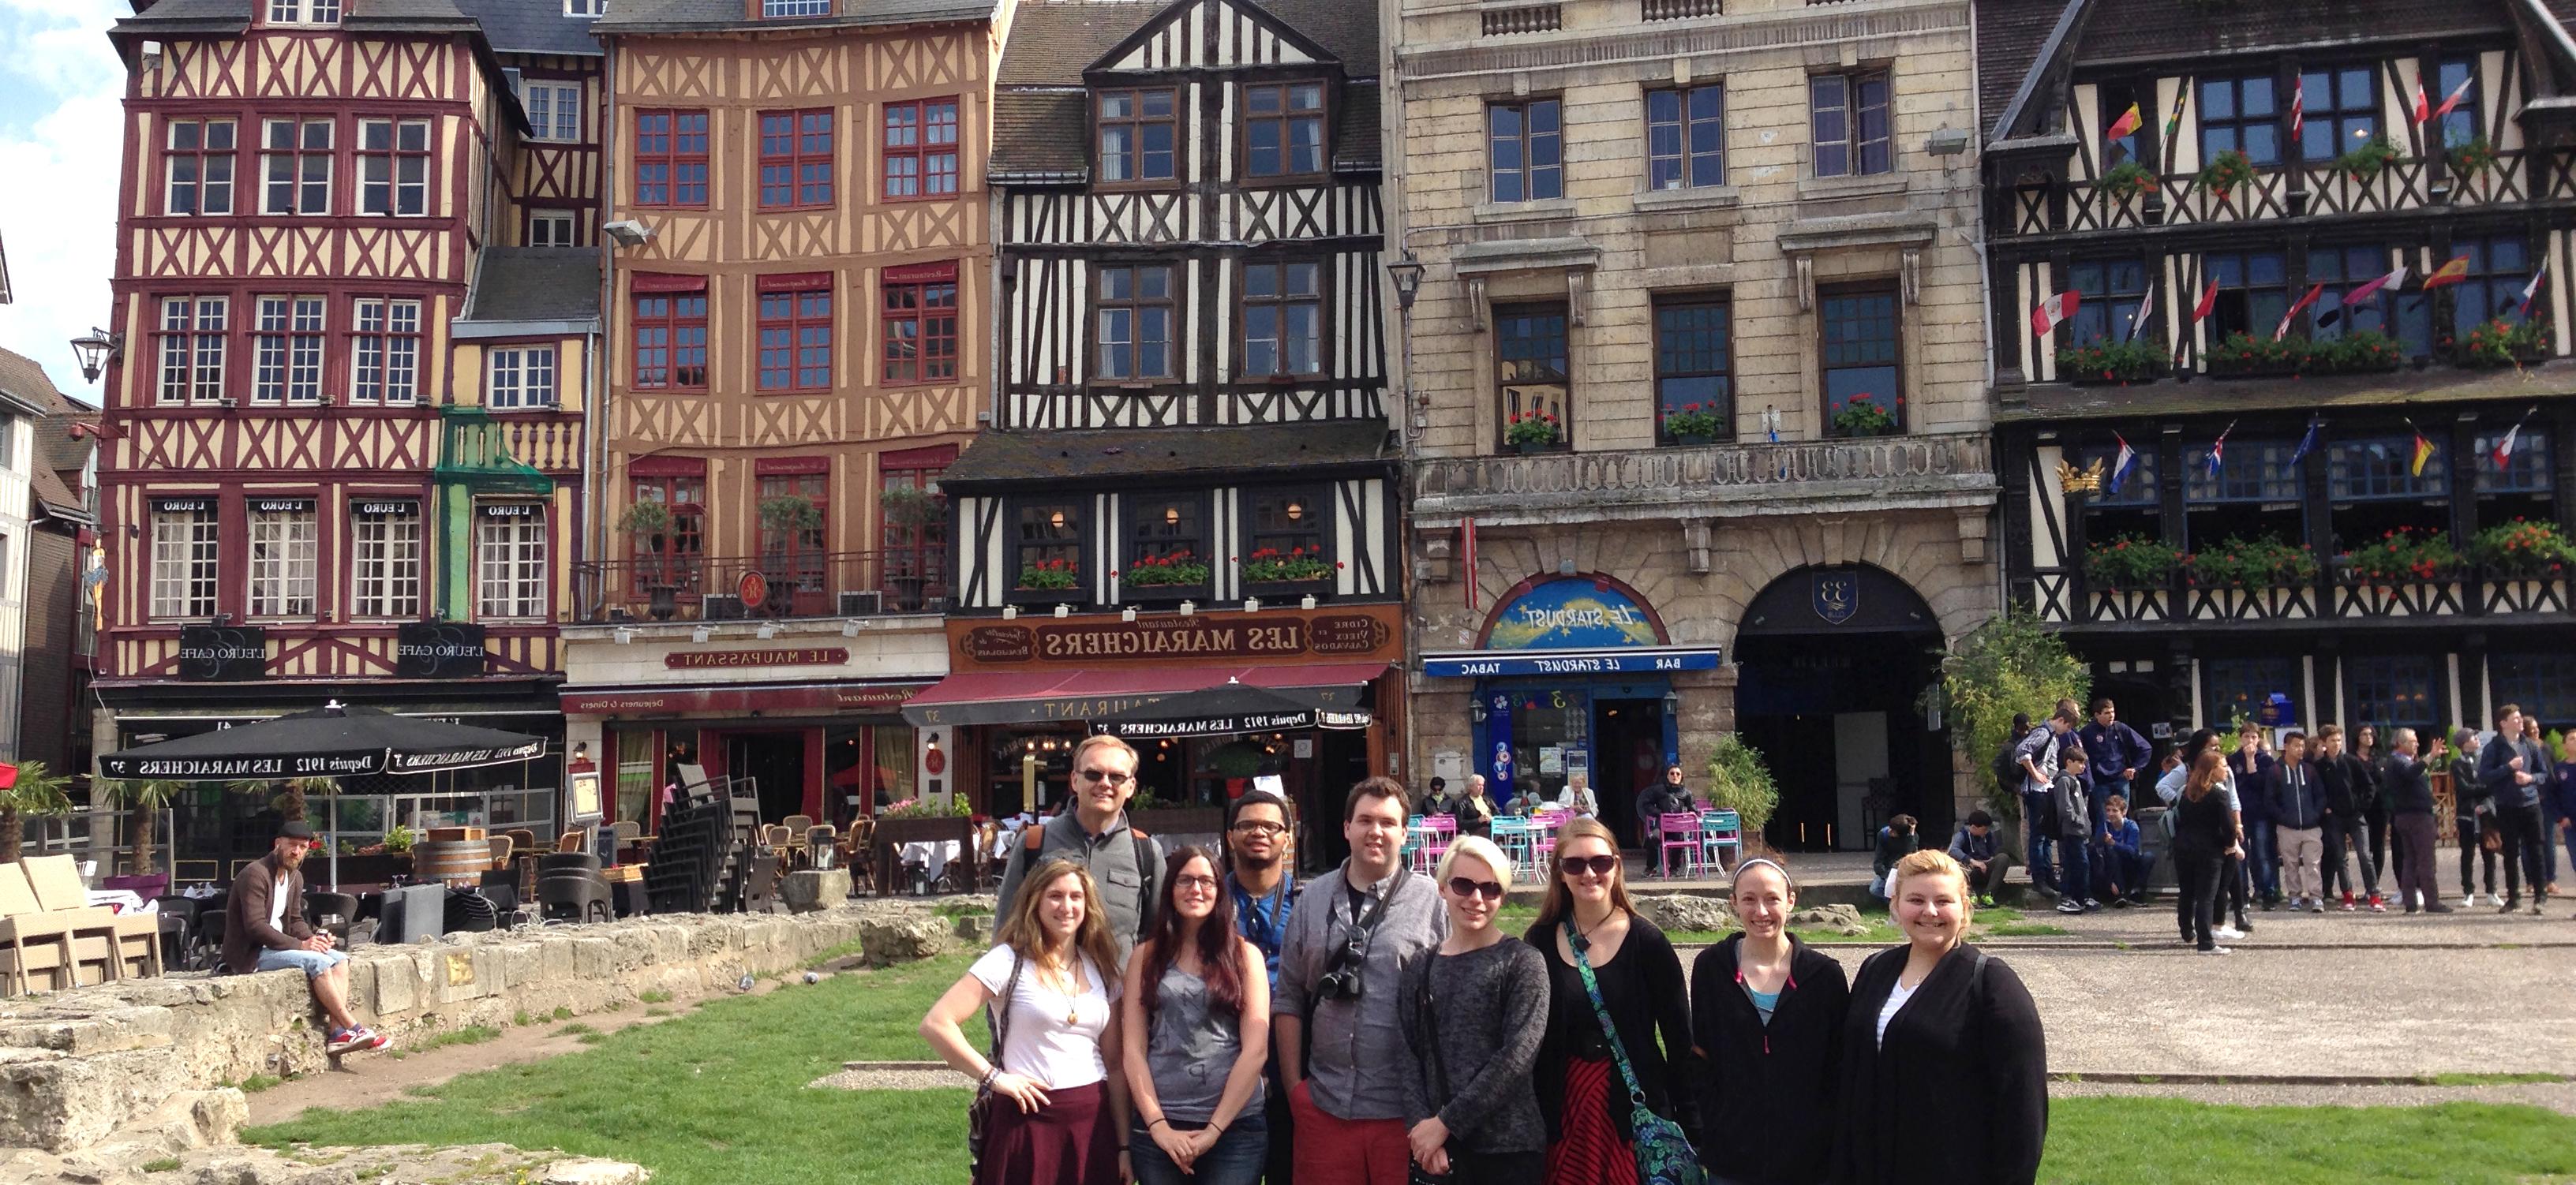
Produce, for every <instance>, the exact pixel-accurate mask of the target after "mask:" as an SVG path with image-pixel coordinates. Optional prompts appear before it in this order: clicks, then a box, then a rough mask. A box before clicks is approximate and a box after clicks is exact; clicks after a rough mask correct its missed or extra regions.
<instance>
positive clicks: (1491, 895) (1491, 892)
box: [1449, 876, 1503, 901]
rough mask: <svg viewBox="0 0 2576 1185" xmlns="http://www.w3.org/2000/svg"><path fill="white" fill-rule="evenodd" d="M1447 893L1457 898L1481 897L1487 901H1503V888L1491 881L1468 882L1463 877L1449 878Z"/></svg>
mask: <svg viewBox="0 0 2576 1185" xmlns="http://www.w3.org/2000/svg"><path fill="white" fill-rule="evenodd" d="M1449 892H1450V893H1452V894H1453V895H1456V896H1459V897H1482V898H1484V899H1485V900H1487V901H1500V900H1502V899H1503V887H1502V886H1501V885H1498V884H1495V883H1494V882H1492V881H1480V880H1469V879H1468V878H1466V877H1463V876H1453V877H1450V878H1449Z"/></svg>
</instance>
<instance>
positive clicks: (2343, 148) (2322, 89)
mask: <svg viewBox="0 0 2576 1185" xmlns="http://www.w3.org/2000/svg"><path fill="white" fill-rule="evenodd" d="M2299 100H2300V104H2301V111H2302V112H2303V118H2302V119H2301V121H2300V130H2299V158H2300V159H2302V160H2310V161H2320V160H2333V159H2334V158H2336V157H2338V156H2341V155H2343V154H2344V153H2347V152H2350V151H2352V150H2353V149H2355V148H2359V147H2361V146H2362V145H2364V144H2367V143H2369V142H2370V138H2371V137H2373V136H2376V135H2378V134H2379V71H2377V70H2375V69H2372V68H2371V67H2369V66H2346V67H2343V68H2340V69H2334V70H2310V71H2307V72H2305V73H2303V74H2301V75H2299Z"/></svg>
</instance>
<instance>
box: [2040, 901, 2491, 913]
mask: <svg viewBox="0 0 2576 1185" xmlns="http://www.w3.org/2000/svg"><path fill="white" fill-rule="evenodd" d="M2084 912H2086V913H2100V912H2102V899H2101V898H2099V897H2087V898H2085V899H2084ZM2533 912H2535V913H2537V912H2539V907H2537V906H2534V907H2533Z"/></svg>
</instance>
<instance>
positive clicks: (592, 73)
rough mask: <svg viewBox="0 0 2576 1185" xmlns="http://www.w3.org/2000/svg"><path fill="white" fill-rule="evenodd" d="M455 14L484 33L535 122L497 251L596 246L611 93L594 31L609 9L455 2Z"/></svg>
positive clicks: (583, 0) (551, 0)
mask: <svg viewBox="0 0 2576 1185" xmlns="http://www.w3.org/2000/svg"><path fill="white" fill-rule="evenodd" d="M456 7H457V8H458V9H459V10H461V11H463V12H464V13H465V14H466V15H467V16H470V17H473V18H474V22H475V23H476V24H477V25H480V26H482V29H483V37H484V39H485V41H487V42H488V43H490V45H491V47H492V53H493V56H494V57H495V58H497V59H498V60H499V61H500V63H501V73H502V76H503V77H505V78H507V79H508V80H509V83H510V89H511V92H512V93H514V94H516V95H517V96H518V97H519V109H520V111H521V112H523V113H525V114H526V116H527V118H528V130H527V134H526V135H525V136H522V137H521V138H520V139H519V146H518V151H517V152H515V153H513V154H511V156H510V160H509V163H508V164H507V165H506V166H505V168H506V169H507V170H508V172H507V179H508V185H507V186H506V188H505V192H507V193H508V194H509V197H510V209H509V210H508V211H507V212H506V213H504V214H502V215H501V216H499V217H497V218H495V219H494V224H493V228H492V244H493V245H494V246H504V247H589V246H595V245H597V244H598V242H599V223H600V220H601V218H602V216H603V215H604V213H605V211H606V209H607V206H606V203H604V202H602V201H601V200H600V187H601V186H602V185H603V184H604V182H605V178H606V176H607V169H606V167H605V160H604V158H603V157H602V155H601V153H602V151H603V149H602V148H601V144H602V142H603V140H604V137H603V136H602V134H601V132H602V129H601V122H602V120H603V118H604V116H605V114H606V112H607V105H608V87H607V80H606V79H605V78H604V77H603V76H602V75H601V73H600V66H601V63H602V62H603V61H604V60H605V55H604V54H603V53H602V51H601V48H600V44H599V39H598V38H597V37H595V36H593V35H592V32H591V28H592V26H593V25H594V24H595V23H596V22H597V21H598V19H599V17H600V16H601V15H602V14H604V13H605V12H606V11H607V8H608V5H607V0H456Z"/></svg>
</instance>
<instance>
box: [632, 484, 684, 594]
mask: <svg viewBox="0 0 2576 1185" xmlns="http://www.w3.org/2000/svg"><path fill="white" fill-rule="evenodd" d="M617 529H618V530H621V531H624V532H626V533H627V535H628V536H630V537H631V538H632V539H633V541H634V547H635V560H636V564H635V571H634V573H633V574H632V575H631V576H630V577H629V579H635V578H637V577H641V578H642V579H643V582H644V588H645V591H646V593H647V594H648V595H649V596H650V597H651V612H652V614H653V620H655V621H669V620H671V618H672V616H673V615H675V614H677V613H678V612H679V611H680V586H679V583H678V582H677V581H675V580H673V579H672V573H671V570H670V566H669V564H668V563H667V562H665V561H664V558H663V556H662V545H661V537H662V534H663V533H664V532H666V531H669V530H670V529H671V508H670V507H668V506H664V505H662V504H661V503H659V502H651V501H636V502H630V503H627V505H626V509H625V511H624V512H623V513H620V514H619V515H618V516H617ZM648 556H649V557H651V558H652V566H651V567H650V569H647V568H646V566H645V560H646V557H648Z"/></svg>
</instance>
